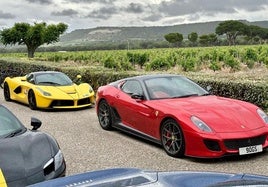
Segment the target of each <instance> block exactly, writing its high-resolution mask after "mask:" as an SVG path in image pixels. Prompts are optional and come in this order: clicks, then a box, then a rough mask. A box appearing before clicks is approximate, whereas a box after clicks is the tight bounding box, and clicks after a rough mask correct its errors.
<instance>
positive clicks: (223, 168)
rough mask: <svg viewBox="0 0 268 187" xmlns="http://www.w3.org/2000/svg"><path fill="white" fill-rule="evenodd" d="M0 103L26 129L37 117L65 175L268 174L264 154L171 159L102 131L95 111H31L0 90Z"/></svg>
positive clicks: (118, 134)
mask: <svg viewBox="0 0 268 187" xmlns="http://www.w3.org/2000/svg"><path fill="white" fill-rule="evenodd" d="M0 103H1V104H3V105H4V106H6V107H7V108H9V109H10V110H11V111H12V112H13V113H14V114H15V115H17V117H18V118H19V119H20V120H21V121H22V122H23V123H24V124H25V126H26V127H28V128H31V127H30V119H31V117H37V118H38V119H40V120H41V121H42V122H43V124H42V126H41V128H40V130H42V131H44V132H47V133H50V134H51V135H53V136H54V137H55V138H56V139H57V140H58V142H59V144H60V147H61V149H62V152H63V153H64V156H65V159H66V163H67V175H72V174H76V173H80V172H85V171H91V170H97V169H105V168H114V167H135V168H142V169H148V170H159V171H174V170H195V171H219V172H233V173H241V172H243V173H253V174H263V175H266V174H267V173H268V164H267V161H268V151H265V152H264V153H261V154H255V155H250V156H244V157H239V156H237V157H228V158H221V159H205V160H204V159H194V158H183V159H179V158H172V157H170V156H168V155H167V154H166V153H165V151H164V150H163V149H162V148H161V147H159V146H157V145H155V144H151V143H149V142H144V141H143V140H141V139H137V138H134V137H130V136H128V135H126V134H124V133H121V132H118V131H104V130H102V129H101V127H100V126H99V123H98V120H97V116H96V111H95V108H90V109H83V110H78V111H62V112H55V111H54V112H53V111H39V110H37V111H33V110H31V109H30V108H29V107H28V106H24V105H21V104H18V103H15V102H6V101H5V100H4V99H3V90H2V89H0Z"/></svg>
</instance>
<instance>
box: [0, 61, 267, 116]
mask: <svg viewBox="0 0 268 187" xmlns="http://www.w3.org/2000/svg"><path fill="white" fill-rule="evenodd" d="M0 69H1V78H3V77H4V76H19V75H25V74H27V73H29V72H33V71H40V70H57V71H62V72H64V73H66V74H67V75H68V76H70V78H71V79H75V77H76V75H77V74H80V75H81V76H82V81H83V82H88V83H90V84H91V86H92V87H93V89H94V90H97V88H98V87H99V86H102V85H105V84H107V83H110V82H113V81H115V80H118V79H121V78H125V77H129V76H135V75H139V74H140V73H139V72H127V71H124V72H115V71H112V70H107V71H105V72H104V70H99V71H98V70H94V69H91V68H89V67H85V68H83V67H82V68H81V67H56V66H55V67H54V66H49V65H48V66H45V65H41V64H40V65H38V64H36V63H34V64H33V63H31V62H10V61H5V60H0ZM187 76H188V77H189V78H191V79H193V80H194V81H196V82H198V83H199V84H200V85H202V86H203V87H204V88H206V87H207V86H210V87H211V92H212V93H213V94H215V95H219V96H225V97H229V98H235V99H240V100H244V101H248V102H251V103H254V104H256V105H258V106H259V107H261V108H263V109H265V110H266V111H268V84H267V82H260V83H256V82H254V81H244V82H241V80H227V79H219V80H218V79H215V78H213V77H205V76H203V77H202V75H201V76H195V74H189V75H187Z"/></svg>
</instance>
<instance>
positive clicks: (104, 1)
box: [65, 0, 117, 4]
mask: <svg viewBox="0 0 268 187" xmlns="http://www.w3.org/2000/svg"><path fill="white" fill-rule="evenodd" d="M115 1H117V0H98V1H96V0H65V2H71V3H86V4H91V3H100V4H112V3H113V2H115Z"/></svg>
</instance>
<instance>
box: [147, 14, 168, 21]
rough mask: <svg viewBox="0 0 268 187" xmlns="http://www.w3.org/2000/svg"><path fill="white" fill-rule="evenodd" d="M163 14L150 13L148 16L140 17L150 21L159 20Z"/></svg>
mask: <svg viewBox="0 0 268 187" xmlns="http://www.w3.org/2000/svg"><path fill="white" fill-rule="evenodd" d="M162 18H163V16H162V15H161V14H160V13H157V14H152V15H150V16H147V17H144V18H142V20H143V21H151V22H157V21H159V20H161V19H162Z"/></svg>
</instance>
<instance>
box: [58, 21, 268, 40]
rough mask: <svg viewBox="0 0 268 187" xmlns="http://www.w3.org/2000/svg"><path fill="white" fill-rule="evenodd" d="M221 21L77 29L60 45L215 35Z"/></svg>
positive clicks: (262, 24)
mask: <svg viewBox="0 0 268 187" xmlns="http://www.w3.org/2000/svg"><path fill="white" fill-rule="evenodd" d="M243 22H244V23H246V24H248V25H257V26H260V27H264V28H268V21H257V22H248V21H245V20H243ZM219 23H221V21H214V22H204V23H193V24H181V25H173V26H152V27H97V28H91V29H78V30H74V31H72V32H70V33H67V34H65V35H63V36H62V37H61V39H60V43H61V44H80V43H88V42H99V41H115V42H116V41H127V40H155V41H156V40H164V35H165V34H168V33H172V32H178V33H181V34H183V35H184V38H187V36H188V34H190V33H191V32H196V33H197V34H198V35H203V34H210V33H215V29H216V27H217V26H218V25H219Z"/></svg>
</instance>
